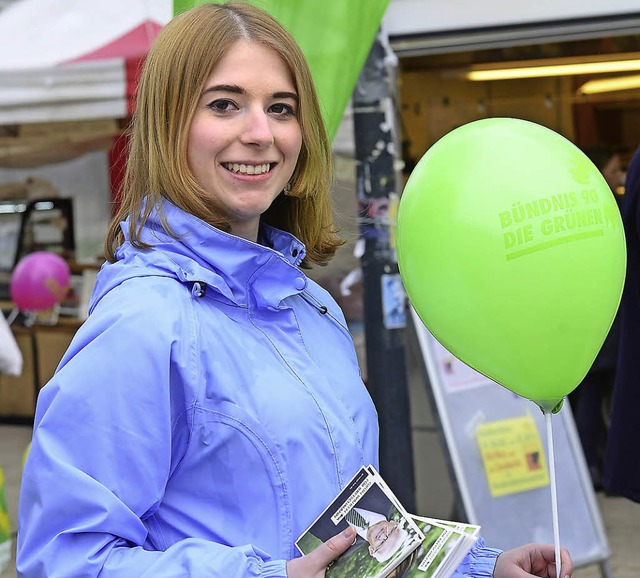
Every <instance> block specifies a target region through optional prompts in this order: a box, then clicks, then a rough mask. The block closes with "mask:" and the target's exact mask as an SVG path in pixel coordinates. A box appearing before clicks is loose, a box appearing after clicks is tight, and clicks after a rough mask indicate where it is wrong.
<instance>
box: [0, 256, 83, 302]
mask: <svg viewBox="0 0 640 578" xmlns="http://www.w3.org/2000/svg"><path fill="white" fill-rule="evenodd" d="M70 278H71V272H70V270H69V265H68V264H67V262H66V261H65V260H64V259H63V258H62V257H60V256H59V255H56V254H55V253H50V252H48V251H36V252H35V253H30V254H29V255H26V256H25V257H23V258H22V259H20V261H18V264H17V265H16V267H15V269H14V270H13V273H12V274H11V285H10V289H11V299H12V300H13V302H14V303H15V304H16V306H17V307H18V308H19V309H22V310H26V311H42V310H43V309H49V308H50V307H53V306H54V305H55V304H56V303H59V302H60V301H62V299H64V296H65V295H66V293H67V290H68V288H69V280H70Z"/></svg>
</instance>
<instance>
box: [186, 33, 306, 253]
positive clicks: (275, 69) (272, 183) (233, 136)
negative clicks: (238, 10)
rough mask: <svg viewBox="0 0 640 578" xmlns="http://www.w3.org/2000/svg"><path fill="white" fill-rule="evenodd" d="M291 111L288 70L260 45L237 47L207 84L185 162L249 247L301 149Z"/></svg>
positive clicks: (292, 100)
mask: <svg viewBox="0 0 640 578" xmlns="http://www.w3.org/2000/svg"><path fill="white" fill-rule="evenodd" d="M297 112H298V96H297V94H296V91H295V88H294V84H293V80H292V76H291V73H290V71H289V69H288V68H287V65H286V64H285V63H284V61H283V60H282V59H281V58H280V56H279V55H278V54H277V53H276V52H275V51H273V50H272V49H270V48H267V47H266V46H263V45H261V44H257V43H248V42H244V41H239V42H237V43H236V44H234V45H233V46H232V47H231V49H230V50H229V51H228V52H227V54H226V55H225V56H224V57H223V58H222V59H221V60H220V62H219V63H218V64H217V66H216V67H215V68H214V69H213V71H212V73H211V75H210V76H209V78H208V79H207V81H206V83H205V86H204V91H203V93H202V94H201V95H200V98H199V101H198V105H197V108H196V112H195V115H194V117H193V121H192V123H191V127H190V128H189V135H188V141H187V159H188V162H189V167H190V169H191V171H192V172H193V174H194V176H195V178H196V180H197V181H198V182H199V183H200V185H201V186H202V187H203V188H204V190H205V191H206V192H207V194H208V195H210V196H211V198H212V199H214V200H215V201H216V203H217V205H218V207H219V208H220V209H221V210H222V211H223V212H224V214H225V215H226V216H227V218H228V219H229V221H230V222H231V232H232V233H233V234H235V235H238V236H241V237H244V238H246V239H249V240H252V241H255V240H256V239H257V235H258V225H259V222H260V215H262V213H264V212H265V211H266V210H267V209H268V208H269V206H270V205H271V203H272V202H273V200H274V199H275V198H276V197H277V196H278V195H279V194H280V192H281V191H282V190H283V189H284V188H285V186H286V185H287V183H288V182H289V180H290V178H291V175H292V174H293V171H294V169H295V167H296V163H297V161H298V155H299V153H300V148H301V146H302V131H301V129H300V124H299V122H298V117H297Z"/></svg>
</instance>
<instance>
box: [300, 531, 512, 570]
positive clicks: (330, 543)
mask: <svg viewBox="0 0 640 578" xmlns="http://www.w3.org/2000/svg"><path fill="white" fill-rule="evenodd" d="M355 537H356V532H355V530H354V529H353V528H352V527H351V526H349V527H348V528H347V529H346V530H344V531H343V532H342V533H340V534H338V535H337V536H334V537H333V538H330V539H329V540H327V541H326V542H325V543H324V544H322V545H321V546H318V547H317V548H316V549H315V550H314V551H313V552H309V554H307V555H306V556H302V558H295V559H293V560H289V562H287V577H288V578H324V573H325V570H326V569H327V566H328V565H329V564H331V562H333V561H334V560H335V559H336V558H337V557H338V556H340V554H342V553H343V552H346V551H347V550H348V549H349V546H351V545H352V544H353V541H354V540H355ZM501 555H502V554H501Z"/></svg>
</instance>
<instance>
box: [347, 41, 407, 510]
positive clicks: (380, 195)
mask: <svg viewBox="0 0 640 578" xmlns="http://www.w3.org/2000/svg"><path fill="white" fill-rule="evenodd" d="M396 62H397V60H396V57H395V55H394V54H393V53H392V52H391V50H390V48H388V45H387V43H386V42H385V40H384V37H382V33H380V34H379V35H378V37H377V38H376V40H375V41H374V43H373V46H372V48H371V52H370V53H369V56H368V58H367V61H366V63H365V65H364V68H363V69H362V72H361V73H360V78H359V79H358V83H357V85H356V88H355V91H354V93H353V122H354V135H355V154H356V160H357V173H356V189H357V195H358V210H359V223H360V239H361V242H363V243H364V253H363V255H362V257H361V265H362V279H363V287H364V329H365V345H366V356H367V382H368V388H369V392H370V394H371V397H372V398H373V401H374V403H375V405H376V408H377V410H378V416H379V421H380V473H381V474H382V477H383V478H384V479H385V481H386V482H387V483H388V484H389V487H390V488H391V489H392V490H393V492H394V493H395V494H396V496H397V497H398V499H399V500H400V502H401V503H402V504H403V505H404V507H405V508H406V509H407V510H409V511H410V512H415V480H414V469H413V449H412V443H411V420H410V414H409V391H408V386H407V369H406V360H405V327H406V314H407V313H406V299H405V296H404V291H403V289H402V283H401V280H400V275H399V273H398V262H397V258H396V252H395V212H396V209H397V203H398V199H399V194H398V181H399V179H398V176H397V173H396V150H397V147H396V141H397V137H396V119H395V106H394V93H395V84H396V78H395V69H396Z"/></svg>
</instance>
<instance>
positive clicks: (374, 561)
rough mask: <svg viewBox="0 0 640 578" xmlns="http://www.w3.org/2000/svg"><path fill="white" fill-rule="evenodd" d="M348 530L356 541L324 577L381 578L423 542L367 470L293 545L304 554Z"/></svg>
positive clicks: (374, 474)
mask: <svg viewBox="0 0 640 578" xmlns="http://www.w3.org/2000/svg"><path fill="white" fill-rule="evenodd" d="M349 525H351V526H353V527H354V528H355V530H356V539H355V541H354V543H353V546H351V548H349V549H348V550H347V551H346V552H345V553H344V554H343V555H342V556H340V557H339V558H338V559H337V560H336V561H335V562H334V563H333V564H331V566H329V568H328V569H327V572H326V574H325V576H326V577H327V578H358V577H363V578H364V577H365V576H366V577H367V578H384V577H386V576H389V574H390V573H391V572H392V571H393V570H394V568H396V567H397V566H398V565H399V564H400V563H401V562H402V561H403V560H405V559H406V558H407V556H409V554H411V552H413V551H414V550H415V549H416V548H417V547H418V546H419V545H420V544H421V543H422V541H423V540H424V534H423V533H422V531H421V530H420V528H419V526H418V524H417V523H416V521H415V520H414V519H413V517H412V516H411V515H410V514H409V513H408V512H407V511H406V510H405V509H404V508H403V507H402V505H401V504H400V503H399V501H398V500H397V498H396V497H395V496H394V495H393V494H392V493H391V491H390V490H389V488H388V487H387V486H386V484H384V483H383V482H382V481H381V478H380V476H379V474H378V473H377V472H376V471H375V469H374V468H372V467H371V466H369V467H363V468H361V469H360V470H359V471H358V473H357V474H356V475H355V476H354V477H353V478H352V480H351V481H350V482H349V483H348V484H347V486H346V487H345V489H344V490H343V491H342V492H340V494H339V495H338V496H337V498H336V499H335V500H334V501H333V502H332V503H331V504H329V505H328V506H327V508H326V509H325V510H324V512H322V514H321V515H320V516H319V517H318V518H317V519H316V521H315V522H314V523H313V524H312V525H311V526H310V527H309V528H308V529H307V530H306V531H305V532H304V533H303V534H302V536H301V537H300V538H299V539H298V540H297V542H296V546H297V548H298V550H300V552H301V553H302V554H308V553H309V552H311V551H312V550H314V549H315V548H317V547H318V546H319V545H320V544H322V543H323V542H325V541H326V540H328V539H329V538H331V537H332V536H335V535H336V534H338V533H339V532H341V531H343V530H345V529H346V528H347V527H348V526H349Z"/></svg>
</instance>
